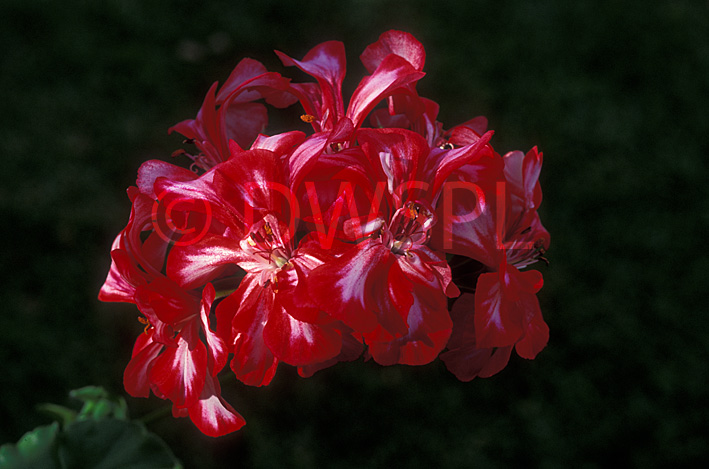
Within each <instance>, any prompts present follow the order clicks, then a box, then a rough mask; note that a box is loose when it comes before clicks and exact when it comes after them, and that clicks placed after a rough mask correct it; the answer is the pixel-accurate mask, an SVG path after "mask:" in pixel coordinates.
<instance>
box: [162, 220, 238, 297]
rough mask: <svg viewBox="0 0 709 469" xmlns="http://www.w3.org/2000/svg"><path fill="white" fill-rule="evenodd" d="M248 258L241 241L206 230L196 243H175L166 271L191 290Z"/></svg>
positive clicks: (182, 285)
mask: <svg viewBox="0 0 709 469" xmlns="http://www.w3.org/2000/svg"><path fill="white" fill-rule="evenodd" d="M249 259H250V258H249V256H248V255H247V254H245V253H244V252H243V251H242V250H241V248H240V247H239V241H237V240H234V239H230V238H225V237H223V236H217V235H211V234H207V235H205V236H204V238H202V239H201V240H200V241H199V242H197V243H195V244H190V245H187V246H173V248H172V250H171V251H170V255H169V256H168V258H167V274H168V276H169V277H170V278H171V279H173V280H175V281H176V282H177V283H178V284H179V285H180V286H181V287H182V288H185V289H187V290H190V289H192V288H196V287H199V286H202V285H205V284H206V283H207V282H209V281H211V280H214V279H215V278H217V277H219V276H221V275H222V274H223V273H224V271H225V269H226V268H229V267H230V266H231V267H232V268H233V266H234V265H236V264H238V263H239V262H242V261H245V260H249Z"/></svg>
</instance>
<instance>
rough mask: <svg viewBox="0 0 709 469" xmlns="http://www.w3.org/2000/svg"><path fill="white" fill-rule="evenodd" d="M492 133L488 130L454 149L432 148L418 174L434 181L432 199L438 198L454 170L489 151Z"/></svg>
mask: <svg viewBox="0 0 709 469" xmlns="http://www.w3.org/2000/svg"><path fill="white" fill-rule="evenodd" d="M492 134H493V132H492V131H489V132H486V133H485V134H484V135H483V136H482V137H480V138H479V139H478V140H477V141H476V142H475V143H472V144H470V145H466V146H464V147H460V148H456V149H453V150H441V149H440V148H433V149H431V152H430V153H429V157H428V159H427V161H426V164H425V165H424V166H423V167H422V168H421V169H422V171H421V172H420V173H419V175H418V176H419V178H420V179H421V180H424V181H433V182H432V185H431V187H430V189H429V193H430V194H431V200H433V201H436V200H437V198H438V195H439V192H440V190H441V187H442V185H443V183H444V182H445V181H446V179H448V176H450V175H451V173H453V171H455V170H456V169H458V168H460V167H461V166H463V165H465V164H469V163H471V162H473V161H475V160H476V159H478V158H479V157H480V156H482V155H483V154H484V153H485V152H486V151H487V148H486V145H487V143H488V141H489V140H490V138H491V137H492Z"/></svg>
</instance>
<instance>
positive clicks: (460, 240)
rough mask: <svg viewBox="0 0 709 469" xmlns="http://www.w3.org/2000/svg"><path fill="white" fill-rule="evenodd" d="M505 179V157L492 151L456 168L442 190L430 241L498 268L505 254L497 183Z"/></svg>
mask: <svg viewBox="0 0 709 469" xmlns="http://www.w3.org/2000/svg"><path fill="white" fill-rule="evenodd" d="M503 180H504V175H503V165H502V159H501V158H500V157H499V156H495V155H492V154H489V155H485V156H483V157H481V158H479V159H477V160H476V161H474V162H472V163H468V164H466V165H464V166H463V167H461V168H459V169H458V170H457V171H455V172H454V173H453V175H451V177H450V178H449V179H448V180H447V181H446V182H445V183H444V184H443V187H442V190H441V192H440V197H439V199H438V204H437V206H436V217H437V218H438V222H437V223H436V224H435V225H434V226H433V228H432V230H431V239H430V241H429V245H430V246H431V247H432V248H434V249H437V250H439V251H444V252H449V253H453V254H459V255H462V256H466V257H470V258H472V259H475V260H477V261H479V262H481V263H483V264H485V265H487V266H489V267H491V268H496V267H497V266H498V265H499V264H500V260H501V258H502V256H504V252H503V251H502V250H501V249H500V248H501V242H500V240H499V239H498V231H499V230H498V225H499V223H497V199H498V194H497V183H498V181H503Z"/></svg>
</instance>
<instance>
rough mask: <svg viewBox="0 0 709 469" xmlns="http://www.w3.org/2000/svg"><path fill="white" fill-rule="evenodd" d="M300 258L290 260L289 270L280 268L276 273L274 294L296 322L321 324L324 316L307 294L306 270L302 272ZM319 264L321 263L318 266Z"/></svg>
mask: <svg viewBox="0 0 709 469" xmlns="http://www.w3.org/2000/svg"><path fill="white" fill-rule="evenodd" d="M302 257H303V256H302V255H301V256H299V257H298V258H297V259H291V261H290V263H291V267H290V268H282V269H280V270H279V271H278V273H277V274H276V285H277V286H276V288H277V291H276V293H275V294H276V297H277V299H278V303H279V304H280V305H281V307H282V308H283V309H284V310H285V311H286V312H287V313H288V314H289V315H290V316H292V317H293V318H295V319H296V320H298V321H305V322H309V323H313V324H315V323H320V322H323V316H325V315H322V311H321V310H320V308H318V307H317V305H316V304H315V303H314V302H313V300H312V298H310V293H308V286H307V274H306V270H303V266H302V265H301V262H299V261H300V260H301V258H302ZM321 264H322V262H321V263H319V264H318V265H321ZM309 270H310V269H309ZM325 317H326V316H325Z"/></svg>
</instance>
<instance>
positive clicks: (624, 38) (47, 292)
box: [0, 0, 709, 468]
mask: <svg viewBox="0 0 709 469" xmlns="http://www.w3.org/2000/svg"><path fill="white" fill-rule="evenodd" d="M0 18H1V19H0V47H1V50H2V53H1V54H0V63H1V71H0V103H1V106H2V107H1V109H0V111H1V112H0V122H1V124H0V147H1V148H2V154H3V156H2V162H3V164H2V171H0V178H2V184H1V186H0V220H1V221H2V249H1V250H0V260H1V264H0V267H1V269H2V274H1V275H2V278H1V282H0V285H1V288H0V305H1V307H2V314H1V315H0V367H2V368H1V371H0V422H1V423H0V443H5V442H14V441H17V439H18V438H19V437H20V436H21V435H22V434H23V433H25V432H26V431H28V430H30V429H32V428H34V427H35V426H37V425H40V424H45V423H47V422H48V421H49V420H48V418H47V417H46V416H43V415H42V414H40V413H38V412H37V411H36V409H35V406H36V405H37V404H39V403H42V402H55V403H59V404H65V405H71V402H70V401H69V399H68V397H67V393H68V391H69V390H70V389H74V388H78V387H81V386H85V385H89V384H97V385H102V386H104V387H106V388H107V389H109V390H111V391H112V392H116V393H123V389H122V382H121V380H122V370H123V367H124V366H125V365H126V363H127V362H128V360H129V357H130V350H131V346H132V343H133V341H134V339H135V337H136V336H137V335H138V334H139V333H140V332H141V329H142V327H143V326H142V325H141V324H140V323H139V322H138V321H137V316H138V311H137V309H135V308H134V307H133V306H132V305H121V304H102V303H100V302H98V300H97V299H96V295H97V293H98V289H99V287H100V285H101V284H102V282H103V280H104V278H105V275H106V272H107V269H108V266H109V261H110V259H109V249H110V244H111V241H112V240H113V238H114V236H115V235H116V233H117V232H118V231H119V230H120V229H121V228H122V227H123V226H124V225H125V223H126V221H127V219H128V214H129V209H130V204H129V201H128V198H127V197H126V195H125V189H126V187H127V186H129V185H131V184H134V181H135V175H136V170H137V169H138V167H139V166H140V164H141V162H143V161H144V160H146V159H150V158H158V159H169V155H170V153H171V152H172V151H174V150H175V149H177V148H180V147H181V140H180V138H179V137H178V136H176V135H172V136H168V135H167V132H166V131H167V128H168V127H169V126H171V125H173V124H175V123H176V122H178V121H180V120H183V119H186V118H193V117H194V116H195V115H196V112H197V110H198V108H199V106H200V104H201V102H202V99H203V96H204V94H205V93H206V91H207V89H208V87H209V85H210V84H211V83H212V82H213V81H215V80H220V81H223V80H224V79H225V78H226V77H227V76H228V74H229V71H230V70H231V68H233V66H234V65H235V64H236V63H237V62H238V60H240V59H241V58H242V57H245V56H248V57H252V58H255V59H257V60H260V61H262V62H264V63H265V64H266V66H267V67H268V68H269V69H271V70H274V71H280V72H284V74H285V75H287V76H293V77H296V78H298V79H302V78H303V76H302V75H298V74H295V73H293V72H294V70H292V69H284V68H283V67H282V66H281V65H280V62H279V61H278V60H277V58H276V57H275V55H274V54H273V52H272V50H273V49H279V50H282V51H284V52H286V53H288V54H289V55H291V56H293V57H297V58H300V57H302V56H303V55H304V54H305V52H307V51H308V50H309V49H310V48H311V47H312V46H314V45H315V44H317V43H319V42H321V41H324V40H329V39H338V40H341V41H344V42H345V45H346V47H347V52H348V59H349V61H348V65H349V68H348V70H349V81H348V83H349V85H350V86H353V85H354V83H356V80H358V79H359V78H360V77H361V76H362V75H363V74H364V73H365V70H364V68H363V67H362V66H361V64H360V63H359V60H358V56H359V53H360V52H361V51H362V50H363V48H364V47H365V46H366V45H367V44H369V43H371V42H374V41H376V39H377V38H378V36H379V34H380V33H381V32H383V31H385V30H387V29H391V28H396V29H403V30H406V31H409V32H411V33H413V34H414V35H415V36H416V37H417V38H418V39H419V40H420V41H421V42H423V44H424V46H425V47H426V51H427V62H426V68H425V71H426V72H427V76H426V77H425V78H424V79H423V80H422V81H421V82H420V84H419V90H420V92H421V94H422V95H424V96H427V97H430V98H433V99H435V100H437V101H438V102H439V103H440V104H441V115H440V120H442V121H443V122H444V124H445V125H446V126H447V127H450V126H452V125H454V124H456V123H460V122H462V121H464V120H466V119H468V118H470V117H473V116H476V115H480V114H484V115H486V116H487V117H488V118H489V121H490V127H491V128H492V129H495V130H496V134H495V136H494V138H493V144H494V146H495V148H496V149H497V150H498V151H499V152H501V153H504V152H506V151H509V150H514V149H520V150H524V151H526V150H528V149H529V148H531V147H532V146H533V145H538V146H539V148H540V149H541V150H542V151H543V152H544V168H543V171H542V177H541V181H542V188H543V191H544V203H543V205H542V210H541V213H542V219H543V222H544V224H545V225H546V227H547V228H548V229H549V231H550V232H551V235H552V247H551V250H550V251H549V253H548V256H547V257H548V259H549V261H550V265H549V266H548V267H546V266H544V265H541V266H539V267H538V268H539V269H540V270H541V271H542V272H543V274H544V277H545V282H546V284H545V286H544V288H543V289H542V291H541V293H540V295H539V298H540V301H541V303H542V310H543V313H544V316H545V318H546V320H547V322H548V324H549V326H550V328H551V340H550V342H549V345H548V347H547V348H546V349H545V350H544V351H543V352H542V353H541V354H540V355H539V356H538V357H537V359H536V360H534V361H526V360H523V359H520V358H519V357H517V356H513V358H512V360H511V362H510V364H509V366H508V367H507V368H506V369H505V370H504V371H503V372H502V373H500V374H499V375H496V376H494V377H492V378H489V379H485V380H483V379H477V380H474V381H472V382H470V383H460V382H458V381H457V380H456V379H455V377H454V376H453V375H451V374H450V373H448V372H447V371H446V369H445V367H444V366H443V365H442V363H440V362H438V361H436V362H435V363H433V364H431V365H428V366H425V367H417V368H412V367H405V366H398V367H389V368H383V367H380V366H378V365H376V364H374V363H363V362H357V363H349V364H341V365H340V366H336V367H334V368H331V369H328V370H326V371H323V372H321V373H319V374H316V375H315V376H314V377H312V378H310V379H307V380H304V379H301V378H299V377H298V376H297V375H296V373H295V370H293V369H292V368H289V367H286V366H284V367H282V368H281V370H279V374H278V376H277V377H276V379H275V381H274V383H273V384H272V385H271V386H269V387H267V388H259V389H254V388H246V387H244V386H241V385H239V384H236V383H232V384H231V385H229V386H226V388H227V390H226V391H225V393H226V395H227V397H228V399H229V400H230V402H231V403H232V404H233V405H234V406H235V407H236V408H237V409H238V410H239V411H240V412H241V413H242V414H243V415H244V417H245V418H246V420H247V422H248V424H247V426H246V427H245V428H244V429H243V430H242V431H241V432H239V433H238V434H235V435H231V436H228V437H225V438H222V439H218V440H213V439H210V438H208V437H205V436H203V435H201V434H200V433H199V432H198V431H197V430H196V429H195V428H194V427H193V426H192V424H191V423H190V422H189V421H188V420H187V419H180V420H173V419H171V418H166V419H163V420H161V421H158V422H155V423H153V424H151V425H150V426H149V428H150V429H151V430H152V431H154V432H156V433H157V434H158V435H160V436H161V437H162V438H164V439H165V440H166V441H167V442H168V443H169V445H170V446H171V447H172V449H173V451H174V452H175V453H176V454H177V456H178V457H179V458H181V459H182V460H183V462H184V463H185V465H186V467H219V466H226V465H228V466H231V465H239V466H243V467H314V466H316V465H317V466H320V467H365V466H369V467H393V466H398V467H436V466H440V467H472V466H475V467H509V466H522V465H524V466H525V467H549V468H553V467H569V466H570V465H571V466H573V467H606V466H608V465H609V464H610V463H617V464H620V465H623V466H634V467H660V466H667V465H669V464H670V463H671V462H674V463H680V464H681V465H686V466H690V465H698V464H699V463H701V462H706V461H709V447H708V444H707V436H708V435H709V424H708V423H707V422H708V421H709V405H708V404H707V403H708V402H709V388H708V386H707V384H708V383H709V379H708V378H709V376H708V373H707V358H708V357H707V355H708V352H709V338H708V336H707V333H708V332H709V328H708V326H709V310H708V308H707V301H706V284H707V279H708V276H707V273H706V272H707V271H709V261H708V258H707V256H706V252H705V249H706V248H705V246H704V245H703V244H702V243H704V242H706V240H707V235H708V234H709V229H708V228H709V191H708V190H707V181H708V180H709V179H707V176H708V172H707V157H708V156H709V137H707V134H709V132H708V131H709V122H708V121H709V113H708V112H707V111H708V108H707V105H708V104H709V99H708V98H709V3H708V2H706V1H690V0H684V1H683V0H677V1H659V2H645V1H623V2H611V1H608V2H599V1H584V0H581V1H575V2H569V1H565V0H540V1H526V0H516V1H513V0H511V1H499V2H490V1H477V0H467V1H446V0H437V1H430V0H429V1H406V2H404V1H399V2H397V1H387V0H376V1H375V0H359V1H351V2H347V1H341V2H330V1H327V2H326V1H322V0H310V1H300V2H285V1H283V2H280V1H273V0H261V1H258V2H256V1H253V2H245V1H224V2H221V1H214V2H206V4H205V5H199V4H198V3H197V2H191V1H167V0H165V1H158V0H156V1H140V0H105V1H102V2H89V1H87V2H79V1H62V2H56V1H49V0H48V1H28V0H4V1H3V2H2V5H1V6H0ZM351 91H352V88H349V89H348V90H347V91H346V92H345V94H346V95H347V93H348V92H351ZM276 130H279V129H276ZM128 402H129V407H130V410H131V413H132V415H133V416H135V417H139V416H141V415H144V414H147V413H148V412H150V411H152V410H154V409H157V408H159V407H161V406H162V405H164V403H163V401H160V400H158V399H156V398H150V399H147V400H142V399H132V398H129V400H128Z"/></svg>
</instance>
